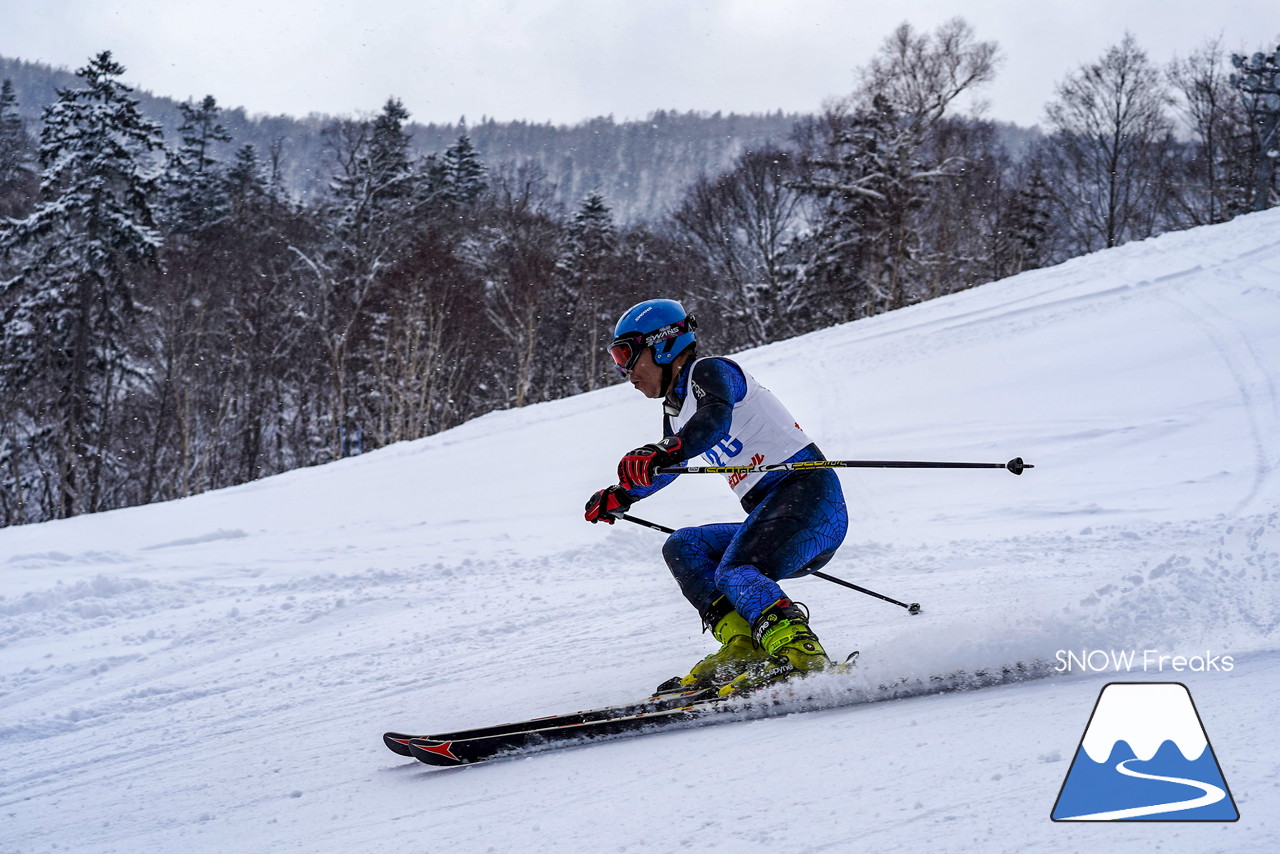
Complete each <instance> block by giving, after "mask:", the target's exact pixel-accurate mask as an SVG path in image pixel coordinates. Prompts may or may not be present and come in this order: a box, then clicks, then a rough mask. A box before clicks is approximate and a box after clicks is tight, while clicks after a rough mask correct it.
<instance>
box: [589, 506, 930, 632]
mask: <svg viewBox="0 0 1280 854" xmlns="http://www.w3.org/2000/svg"><path fill="white" fill-rule="evenodd" d="M614 518H616V519H621V520H622V521H624V522H632V523H634V524H636V525H640V526H641V527H644V528H652V529H653V530H655V531H661V532H662V533H664V534H674V533H675V532H676V529H675V528H668V527H667V526H666V525H659V524H658V523H657V522H650V521H649V520H648V519H641V518H639V517H637V516H632V515H630V514H629V513H622V514H618V515H616V516H615V517H614ZM809 575H812V576H814V577H815V578H821V579H822V580H823V581H830V582H831V583H832V584H839V585H840V586H841V587H848V588H849V589H850V590H857V591H858V592H859V593H865V594H867V595H868V596H874V597H875V598H877V599H883V600H884V601H885V602H890V603H892V604H894V605H897V606H898V607H900V608H906V609H907V613H908V614H912V615H915V614H919V613H920V603H919V602H912V603H911V604H910V605H908V604H907V603H906V602H899V601H898V600H897V599H893V598H891V597H889V596H885V595H884V594H883V593H877V592H875V591H874V590H868V589H867V588H865V587H859V586H858V585H857V584H854V583H853V582H852V581H845V580H844V579H843V578H836V577H835V576H834V575H828V574H827V573H825V572H817V571H814V572H811V573H809Z"/></svg>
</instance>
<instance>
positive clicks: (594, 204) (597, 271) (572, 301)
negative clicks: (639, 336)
mask: <svg viewBox="0 0 1280 854" xmlns="http://www.w3.org/2000/svg"><path fill="white" fill-rule="evenodd" d="M617 251H618V229H617V226H616V225H615V224H614V222H613V212H612V211H610V209H609V206H608V205H607V204H605V201H604V198H603V197H602V196H601V195H600V194H599V193H592V194H590V195H588V196H587V197H586V198H585V199H583V201H582V205H581V206H580V207H579V208H578V211H577V213H576V214H574V216H573V220H572V221H571V222H570V223H569V228H568V232H567V234H566V237H565V242H564V246H563V247H561V251H560V258H559V262H558V263H557V268H558V270H559V272H560V275H561V280H562V282H563V287H564V292H565V306H566V309H567V314H568V316H569V318H570V321H569V325H568V327H567V330H566V331H567V333H568V335H569V336H571V337H570V341H569V342H567V343H568V344H569V345H570V346H569V347H567V348H566V349H568V350H576V351H578V352H579V354H580V356H581V358H582V368H583V373H584V375H585V380H586V384H585V388H587V389H593V388H597V387H599V386H600V385H601V384H602V382H603V379H604V376H605V374H604V368H605V365H604V363H603V362H604V360H603V357H602V356H601V354H600V352H601V351H600V343H599V342H600V341H601V340H602V339H603V338H604V337H606V335H605V331H606V329H607V328H608V325H609V323H610V322H611V320H612V317H611V315H610V311H611V310H612V308H613V306H609V305H608V303H607V302H606V298H607V297H608V296H609V295H610V294H611V293H612V292H613V290H614V288H613V281H612V280H613V274H614V271H615V268H616V266H617ZM606 307H608V310H606ZM575 390H576V389H575Z"/></svg>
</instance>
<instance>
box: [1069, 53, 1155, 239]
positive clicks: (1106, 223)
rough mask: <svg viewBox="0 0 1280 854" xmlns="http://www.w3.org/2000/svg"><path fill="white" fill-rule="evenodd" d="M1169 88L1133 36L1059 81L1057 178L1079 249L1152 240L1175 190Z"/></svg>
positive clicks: (1071, 229)
mask: <svg viewBox="0 0 1280 854" xmlns="http://www.w3.org/2000/svg"><path fill="white" fill-rule="evenodd" d="M1170 104H1171V97H1170V94H1169V90H1168V88H1167V86H1166V84H1165V81H1164V79H1163V78H1162V76H1161V75H1160V72H1159V71H1158V69H1157V68H1156V67H1155V66H1154V65H1152V64H1151V62H1150V60H1149V59H1148V58H1147V54H1146V52H1145V51H1143V50H1142V49H1141V48H1140V47H1138V43H1137V41H1136V40H1135V39H1134V37H1133V36H1132V35H1131V34H1126V35H1125V37H1124V39H1123V40H1122V41H1121V42H1120V44H1118V45H1116V46H1114V47H1112V48H1111V49H1109V50H1108V51H1107V52H1106V54H1105V55H1104V56H1103V57H1102V59H1100V60H1099V61H1098V62H1095V63H1093V64H1090V65H1086V66H1084V67H1082V68H1081V69H1080V70H1079V71H1078V72H1076V73H1075V74H1073V75H1071V76H1070V77H1068V78H1067V79H1066V80H1064V81H1063V82H1062V83H1060V84H1059V85H1058V89H1057V97H1056V98H1055V100H1054V101H1052V102H1051V103H1050V104H1049V105H1048V107H1046V114H1047V116H1048V118H1049V122H1050V125H1051V127H1052V130H1053V137H1052V142H1053V144H1052V146H1051V148H1050V151H1051V155H1052V161H1053V166H1054V168H1053V173H1054V174H1053V175H1052V177H1051V181H1052V183H1053V186H1054V193H1055V200H1056V202H1057V206H1058V210H1059V213H1060V214H1061V216H1062V221H1063V222H1064V223H1065V225H1066V227H1067V230H1068V232H1069V233H1070V236H1071V238H1072V240H1073V243H1074V246H1072V247H1071V249H1072V254H1080V253H1084V252H1092V251H1094V250H1097V249H1102V248H1106V247H1111V246H1117V245H1119V244H1121V243H1125V242H1127V241H1129V240H1133V239H1137V238H1142V237H1149V236H1150V235H1151V234H1153V233H1155V231H1156V230H1157V219H1156V215H1155V212H1156V211H1157V210H1158V209H1159V208H1160V207H1161V204H1162V201H1163V199H1162V196H1163V194H1164V193H1166V192H1167V188H1168V181H1167V178H1168V176H1167V174H1166V172H1165V167H1166V165H1167V164H1166V159H1167V157H1168V154H1169V152H1170V150H1171V148H1172V138H1173V137H1172V122H1171V121H1170V119H1169V114H1168V108H1169V106H1170Z"/></svg>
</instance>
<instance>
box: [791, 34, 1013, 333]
mask: <svg viewBox="0 0 1280 854" xmlns="http://www.w3.org/2000/svg"><path fill="white" fill-rule="evenodd" d="M996 62H997V50H996V47H995V45H994V43H991V42H981V41H978V40H977V39H976V38H975V37H974V35H973V31H972V29H971V28H970V27H969V25H968V24H966V23H965V22H964V21H963V20H961V19H955V20H952V21H948V22H947V23H945V24H943V25H941V26H940V27H938V28H937V29H936V30H935V31H934V32H933V33H923V34H922V33H917V32H916V31H915V30H914V29H913V28H912V27H911V26H910V25H909V24H903V25H902V26H900V27H899V28H898V29H897V30H896V31H895V32H894V33H893V35H891V36H890V37H889V38H888V39H887V40H886V41H885V43H884V45H883V46H882V47H881V50H880V52H879V53H878V54H877V56H876V57H875V58H874V59H873V61H872V62H871V64H870V65H869V66H868V67H867V68H866V69H865V70H864V71H863V73H862V82H861V85H860V86H859V88H858V90H857V91H856V92H855V93H854V94H853V95H852V96H851V97H850V98H848V99H845V100H844V101H841V102H837V103H835V104H833V105H832V106H831V107H830V108H829V109H828V110H827V112H826V114H825V115H824V116H822V117H821V118H820V119H819V120H818V121H817V122H816V123H814V124H812V125H811V126H810V128H809V132H808V144H807V149H808V150H807V157H806V159H807V166H808V168H807V173H806V175H805V176H804V177H802V178H801V179H800V180H799V181H798V182H797V186H799V187H801V188H802V189H804V190H805V191H806V192H808V193H810V194H811V195H812V196H813V197H814V198H816V199H817V200H818V201H819V202H820V205H821V207H820V210H819V213H818V215H817V218H816V222H815V223H814V226H813V228H812V230H811V231H810V233H809V234H807V235H805V236H804V237H803V239H802V240H801V241H800V242H798V243H797V244H796V248H797V251H798V253H799V254H800V256H801V257H802V258H803V259H804V260H803V261H802V263H800V264H799V265H798V266H797V268H796V270H797V275H798V276H799V278H800V280H801V282H803V283H807V285H808V286H809V287H810V288H811V289H815V290H817V291H819V292H822V293H825V294H826V295H827V299H825V300H824V304H825V305H826V306H827V307H828V308H829V309H830V310H831V311H832V314H831V316H830V317H828V318H827V319H828V320H834V321H840V320H847V319H850V318H854V317H859V316H862V315H864V314H868V313H874V312H876V311H882V310H887V309H894V308H898V307H900V306H902V305H905V304H907V303H909V302H912V301H914V300H917V299H920V298H922V297H924V296H927V295H928V294H926V293H922V292H920V291H919V288H920V285H919V283H921V282H926V281H927V280H928V277H927V276H925V275H922V273H921V270H920V268H919V265H920V264H921V263H923V260H924V259H923V256H924V254H926V252H927V249H926V241H927V236H928V233H929V230H930V229H929V226H928V223H927V221H926V220H927V216H923V215H922V213H921V212H922V211H924V210H925V207H924V202H925V201H926V200H927V199H928V197H929V192H930V187H931V186H933V185H935V184H936V183H937V182H939V181H940V180H947V179H952V178H954V177H955V176H956V175H958V174H959V173H960V172H961V171H962V170H963V169H964V167H965V165H966V160H965V157H964V156H963V155H962V154H952V153H950V152H948V151H947V149H946V147H945V146H936V145H935V146H932V147H931V146H930V144H929V143H930V141H931V139H932V138H933V137H934V136H935V134H936V133H937V131H938V129H939V128H941V127H943V124H944V122H945V119H946V118H947V110H948V109H949V107H950V106H951V105H952V104H953V102H955V100H956V99H957V98H958V97H959V96H960V95H962V94H964V93H966V92H968V91H970V90H971V89H972V88H974V87H976V86H978V85H980V84H982V83H985V82H987V81H988V80H990V79H991V78H992V77H993V76H994V73H995V65H996ZM913 288H914V290H913Z"/></svg>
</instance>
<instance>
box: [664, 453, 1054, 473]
mask: <svg viewBox="0 0 1280 854" xmlns="http://www.w3.org/2000/svg"><path fill="white" fill-rule="evenodd" d="M1033 468H1035V466H1033V465H1032V464H1031V463H1024V462H1023V461H1022V457H1014V458H1013V459H1011V460H1009V462H1007V463H935V462H916V461H912V460H804V461H802V462H797V463H770V464H768V465H762V466H663V467H661V468H659V469H658V474H760V473H763V472H771V471H808V470H810V469H1005V470H1006V471H1011V472H1013V473H1014V474H1022V473H1023V472H1024V471H1026V470H1027V469H1033Z"/></svg>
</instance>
